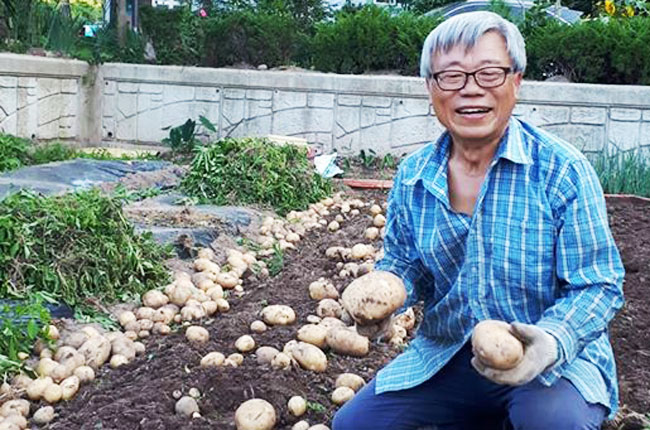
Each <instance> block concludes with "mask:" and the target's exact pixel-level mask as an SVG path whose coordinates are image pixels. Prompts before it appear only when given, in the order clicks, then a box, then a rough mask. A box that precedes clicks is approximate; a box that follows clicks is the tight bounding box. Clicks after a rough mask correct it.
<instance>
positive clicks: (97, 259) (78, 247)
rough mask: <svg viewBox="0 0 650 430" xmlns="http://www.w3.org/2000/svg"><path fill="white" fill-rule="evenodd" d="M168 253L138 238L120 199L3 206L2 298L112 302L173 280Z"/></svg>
mask: <svg viewBox="0 0 650 430" xmlns="http://www.w3.org/2000/svg"><path fill="white" fill-rule="evenodd" d="M167 255H168V252H167V251H166V250H165V249H163V248H162V247H160V246H159V245H157V244H156V243H155V242H154V241H153V239H152V238H151V235H150V234H145V235H137V234H135V233H134V229H133V226H132V225H131V224H130V223H129V222H128V221H127V220H126V218H124V215H123V214H122V210H121V201H120V200H118V199H117V198H113V197H107V196H103V195H102V194H100V193H99V191H96V190H92V191H83V192H77V193H69V194H65V195H62V196H53V197H43V196H40V195H37V194H35V193H32V192H28V191H20V192H18V193H16V194H13V195H10V196H9V197H7V198H5V199H4V200H3V201H2V202H0V297H7V296H18V297H27V296H28V295H32V294H34V293H35V292H39V291H40V292H47V293H50V295H51V296H52V297H54V298H55V299H59V300H63V301H65V302H66V303H68V304H70V305H76V304H83V303H84V302H85V300H86V298H89V297H92V298H96V299H98V300H100V301H105V302H109V303H110V302H113V301H115V300H117V299H120V298H123V296H125V295H131V294H134V293H140V292H142V291H144V290H146V289H150V288H154V287H158V286H160V285H162V284H164V283H165V282H166V281H167V280H168V276H169V275H168V273H167V270H166V269H165V267H164V265H163V259H164V258H166V256H167Z"/></svg>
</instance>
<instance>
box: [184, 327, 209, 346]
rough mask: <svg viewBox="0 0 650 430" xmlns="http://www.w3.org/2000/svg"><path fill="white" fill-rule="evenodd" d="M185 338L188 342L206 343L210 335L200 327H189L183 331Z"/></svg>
mask: <svg viewBox="0 0 650 430" xmlns="http://www.w3.org/2000/svg"><path fill="white" fill-rule="evenodd" d="M185 337H186V338H187V340H189V341H190V342H196V343H206V342H207V341H208V340H210V333H209V332H208V331H207V330H206V329H205V328H203V327H201V326H189V327H188V328H187V330H185Z"/></svg>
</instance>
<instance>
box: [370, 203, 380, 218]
mask: <svg viewBox="0 0 650 430" xmlns="http://www.w3.org/2000/svg"><path fill="white" fill-rule="evenodd" d="M380 213H381V206H379V205H372V206H370V214H371V215H372V216H377V215H379V214H380Z"/></svg>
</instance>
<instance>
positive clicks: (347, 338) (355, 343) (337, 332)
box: [327, 328, 370, 357]
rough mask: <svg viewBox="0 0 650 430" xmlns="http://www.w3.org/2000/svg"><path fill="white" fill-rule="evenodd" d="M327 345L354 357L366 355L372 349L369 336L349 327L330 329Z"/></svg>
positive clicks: (340, 352)
mask: <svg viewBox="0 0 650 430" xmlns="http://www.w3.org/2000/svg"><path fill="white" fill-rule="evenodd" d="M327 345H328V346H329V347H330V348H332V350H333V351H335V352H337V353H339V354H344V355H351V356H353V357H364V356H366V355H368V350H369V349H370V341H369V340H368V338H367V337H365V336H362V335H360V334H359V333H357V332H356V331H354V330H351V329H349V328H332V329H330V330H329V331H328V332H327Z"/></svg>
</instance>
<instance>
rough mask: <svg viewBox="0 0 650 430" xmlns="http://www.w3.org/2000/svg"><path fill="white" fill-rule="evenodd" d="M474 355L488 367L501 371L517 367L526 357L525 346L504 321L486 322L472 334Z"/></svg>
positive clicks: (475, 328) (482, 322)
mask: <svg viewBox="0 0 650 430" xmlns="http://www.w3.org/2000/svg"><path fill="white" fill-rule="evenodd" d="M472 349H473V351H474V355H476V357H477V358H478V359H479V360H480V361H481V362H482V363H483V364H485V365H486V366H488V367H492V368H494V369H499V370H508V369H512V368H513V367H515V366H516V365H517V364H519V362H520V361H521V359H522V358H523V356H524V346H523V344H522V343H521V342H520V341H519V339H517V338H516V337H515V336H514V335H512V333H510V324H508V323H506V322H504V321H496V320H485V321H481V322H480V323H478V324H476V326H475V327H474V331H473V332H472Z"/></svg>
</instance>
